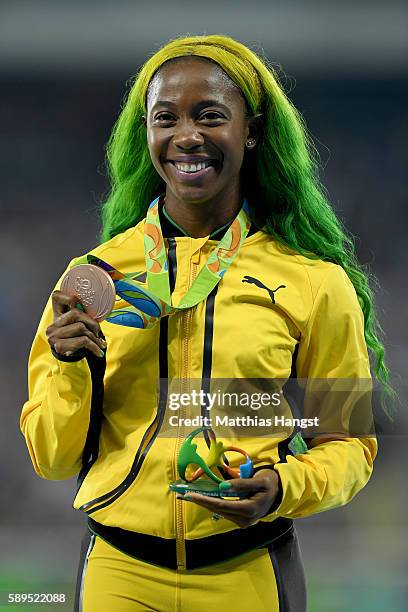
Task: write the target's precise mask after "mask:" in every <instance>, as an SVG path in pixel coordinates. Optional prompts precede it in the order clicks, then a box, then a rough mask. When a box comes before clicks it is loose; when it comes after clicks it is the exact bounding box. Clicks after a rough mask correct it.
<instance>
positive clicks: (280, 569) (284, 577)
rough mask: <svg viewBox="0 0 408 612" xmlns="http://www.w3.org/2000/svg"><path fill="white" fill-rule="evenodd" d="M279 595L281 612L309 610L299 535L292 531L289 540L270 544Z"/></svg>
mask: <svg viewBox="0 0 408 612" xmlns="http://www.w3.org/2000/svg"><path fill="white" fill-rule="evenodd" d="M267 549H268V551H269V556H270V558H271V561H272V565H273V569H274V572H275V579H276V584H277V588H278V596H279V612H307V595H306V578H305V572H304V568H303V562H302V557H301V552H300V547H299V541H298V536H297V533H296V531H295V530H293V531H292V533H291V534H290V536H289V537H288V538H287V540H286V541H285V542H284V543H282V544H277V545H275V546H271V545H268V546H267Z"/></svg>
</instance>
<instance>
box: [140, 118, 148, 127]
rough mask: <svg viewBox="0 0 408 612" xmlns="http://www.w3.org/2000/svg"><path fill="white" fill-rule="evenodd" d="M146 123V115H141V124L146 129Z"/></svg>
mask: <svg viewBox="0 0 408 612" xmlns="http://www.w3.org/2000/svg"><path fill="white" fill-rule="evenodd" d="M146 121H147V120H146V115H141V117H140V123H141V124H142V125H144V126H145V127H146Z"/></svg>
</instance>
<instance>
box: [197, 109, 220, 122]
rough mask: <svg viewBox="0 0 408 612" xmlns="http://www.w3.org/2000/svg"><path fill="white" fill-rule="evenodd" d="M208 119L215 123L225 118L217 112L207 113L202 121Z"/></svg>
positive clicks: (202, 117)
mask: <svg viewBox="0 0 408 612" xmlns="http://www.w3.org/2000/svg"><path fill="white" fill-rule="evenodd" d="M209 115H212V117H209ZM206 117H207V118H208V119H207V120H208V121H213V120H214V119H223V116H222V115H220V113H217V112H215V111H207V112H205V113H203V114H202V115H201V119H204V120H206V119H205V118H206Z"/></svg>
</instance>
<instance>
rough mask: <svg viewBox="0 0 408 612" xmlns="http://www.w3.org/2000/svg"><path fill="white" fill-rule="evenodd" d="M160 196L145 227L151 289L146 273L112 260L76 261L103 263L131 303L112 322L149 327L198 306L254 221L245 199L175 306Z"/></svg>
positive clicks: (87, 258) (111, 317) (118, 310)
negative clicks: (144, 277)
mask: <svg viewBox="0 0 408 612" xmlns="http://www.w3.org/2000/svg"><path fill="white" fill-rule="evenodd" d="M158 205H159V197H158V198H156V199H155V200H153V202H152V203H151V204H150V206H149V209H148V212H147V216H146V222H145V226H144V247H145V261H146V270H147V284H148V289H147V288H146V287H145V286H143V284H142V282H141V281H140V280H138V277H140V276H141V275H142V274H143V272H129V273H127V274H123V273H122V272H120V271H119V270H116V269H115V268H114V267H113V266H111V265H110V264H109V263H107V262H105V261H103V260H102V259H100V258H99V257H95V256H94V255H85V256H84V257H82V258H80V259H77V260H76V262H75V263H76V264H81V263H88V264H93V265H96V266H99V267H100V268H102V269H103V270H105V272H107V273H108V274H109V276H110V277H111V278H112V280H113V283H114V285H115V290H116V294H117V295H118V296H119V297H120V298H122V299H123V300H125V301H126V302H128V304H129V305H130V306H129V307H125V308H115V309H114V310H112V312H111V313H110V315H109V316H108V317H106V321H108V322H109V323H115V324H116V325H125V326H128V327H136V328H141V329H148V328H151V327H153V326H154V325H155V324H156V323H157V322H158V321H159V319H160V318H161V317H165V316H167V315H171V314H174V313H175V312H177V311H180V310H184V309H186V308H191V307H192V306H195V305H196V304H198V303H199V302H201V301H202V300H204V299H205V298H207V296H208V295H209V294H210V293H211V291H212V290H213V288H214V287H215V286H216V285H217V283H219V281H220V280H221V278H222V277H223V276H224V274H225V272H226V271H227V270H228V268H229V266H230V265H231V263H232V262H233V260H234V258H235V257H236V255H237V253H238V251H239V249H240V247H241V245H242V243H243V242H244V240H245V238H246V236H247V234H248V232H249V229H250V226H251V223H250V219H249V214H248V202H247V200H244V203H243V206H242V208H241V210H240V212H239V213H238V215H237V217H236V218H235V219H234V221H233V222H232V223H231V225H230V227H229V228H228V229H227V231H226V232H225V234H224V236H223V237H222V239H221V240H220V241H219V242H218V244H217V246H216V247H214V249H213V250H212V251H211V253H210V255H209V257H208V259H207V262H206V263H205V264H204V266H203V268H202V269H201V271H200V273H199V274H198V276H197V278H196V279H195V281H194V282H193V284H192V286H191V287H190V289H188V291H187V292H186V293H185V294H184V296H183V297H182V299H181V300H180V304H179V305H178V306H173V305H172V301H171V294H170V283H169V273H168V272H169V271H168V261H167V256H166V249H165V243H164V239H163V234H162V231H161V226H160V219H159V208H158Z"/></svg>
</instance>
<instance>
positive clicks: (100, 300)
mask: <svg viewBox="0 0 408 612" xmlns="http://www.w3.org/2000/svg"><path fill="white" fill-rule="evenodd" d="M61 291H62V292H64V293H67V294H68V295H76V297H77V298H78V299H79V300H80V302H81V304H82V306H83V307H84V310H85V312H86V314H88V315H89V316H90V317H92V318H93V319H95V321H103V320H104V319H106V317H107V316H109V314H110V313H111V312H112V310H113V307H114V305H115V299H116V291H115V285H114V284H113V280H112V279H111V277H110V276H109V274H108V273H107V272H105V270H102V268H99V267H98V266H94V265H92V264H80V265H79V266H74V267H73V268H71V270H68V272H67V273H66V275H65V276H64V278H63V279H62V283H61Z"/></svg>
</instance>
